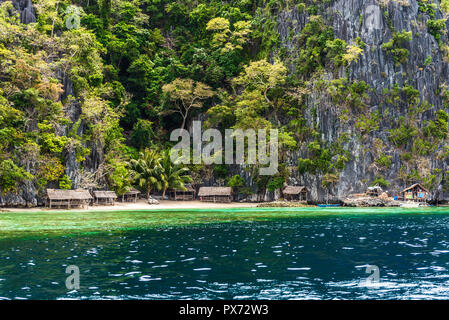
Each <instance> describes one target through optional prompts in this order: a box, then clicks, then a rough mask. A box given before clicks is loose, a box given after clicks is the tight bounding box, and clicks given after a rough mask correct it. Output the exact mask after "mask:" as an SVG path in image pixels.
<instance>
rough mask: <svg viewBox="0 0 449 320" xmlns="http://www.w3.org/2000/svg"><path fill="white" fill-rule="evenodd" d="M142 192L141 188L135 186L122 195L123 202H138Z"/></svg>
mask: <svg viewBox="0 0 449 320" xmlns="http://www.w3.org/2000/svg"><path fill="white" fill-rule="evenodd" d="M140 193H141V192H140V191H139V190H137V189H134V188H133V189H131V190H130V191H128V192H126V193H125V194H123V195H122V202H124V201H126V202H137V198H138V197H139V195H140Z"/></svg>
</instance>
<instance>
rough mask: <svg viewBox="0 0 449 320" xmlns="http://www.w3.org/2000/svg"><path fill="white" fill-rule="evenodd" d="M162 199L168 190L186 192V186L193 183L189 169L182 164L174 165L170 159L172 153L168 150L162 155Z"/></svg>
mask: <svg viewBox="0 0 449 320" xmlns="http://www.w3.org/2000/svg"><path fill="white" fill-rule="evenodd" d="M161 167H162V181H161V183H162V188H161V189H162V199H164V197H165V192H166V191H167V190H168V189H181V190H186V187H185V184H186V183H191V182H192V181H193V179H192V177H191V176H190V175H188V174H187V173H188V172H189V168H187V167H185V166H183V165H182V164H174V163H173V162H172V160H171V158H170V151H169V150H166V151H165V152H164V153H163V155H162V162H161Z"/></svg>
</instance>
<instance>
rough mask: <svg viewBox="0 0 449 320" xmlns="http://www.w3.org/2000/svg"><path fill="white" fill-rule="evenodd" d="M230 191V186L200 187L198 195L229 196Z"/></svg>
mask: <svg viewBox="0 0 449 320" xmlns="http://www.w3.org/2000/svg"><path fill="white" fill-rule="evenodd" d="M231 193H232V189H231V188H230V187H201V188H200V191H199V192H198V196H200V197H205V196H230V195H231Z"/></svg>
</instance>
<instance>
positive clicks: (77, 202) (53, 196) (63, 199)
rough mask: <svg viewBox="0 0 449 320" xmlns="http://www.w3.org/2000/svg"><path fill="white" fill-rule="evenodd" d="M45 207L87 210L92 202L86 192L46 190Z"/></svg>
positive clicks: (80, 190)
mask: <svg viewBox="0 0 449 320" xmlns="http://www.w3.org/2000/svg"><path fill="white" fill-rule="evenodd" d="M46 200H47V206H48V207H49V208H50V209H51V208H52V207H55V206H56V207H65V206H66V207H67V209H70V208H72V207H83V208H87V207H88V206H89V204H90V203H91V201H92V200H93V198H92V196H91V195H90V193H89V191H87V190H82V189H79V190H60V189H47V199H46Z"/></svg>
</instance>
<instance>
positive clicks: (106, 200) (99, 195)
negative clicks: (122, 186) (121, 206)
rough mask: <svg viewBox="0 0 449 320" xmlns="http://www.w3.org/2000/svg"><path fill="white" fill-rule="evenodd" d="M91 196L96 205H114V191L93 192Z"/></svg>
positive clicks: (115, 196) (115, 195)
mask: <svg viewBox="0 0 449 320" xmlns="http://www.w3.org/2000/svg"><path fill="white" fill-rule="evenodd" d="M93 195H94V199H95V203H96V204H100V203H103V204H114V202H115V200H117V194H116V193H115V192H114V191H94V192H93Z"/></svg>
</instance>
